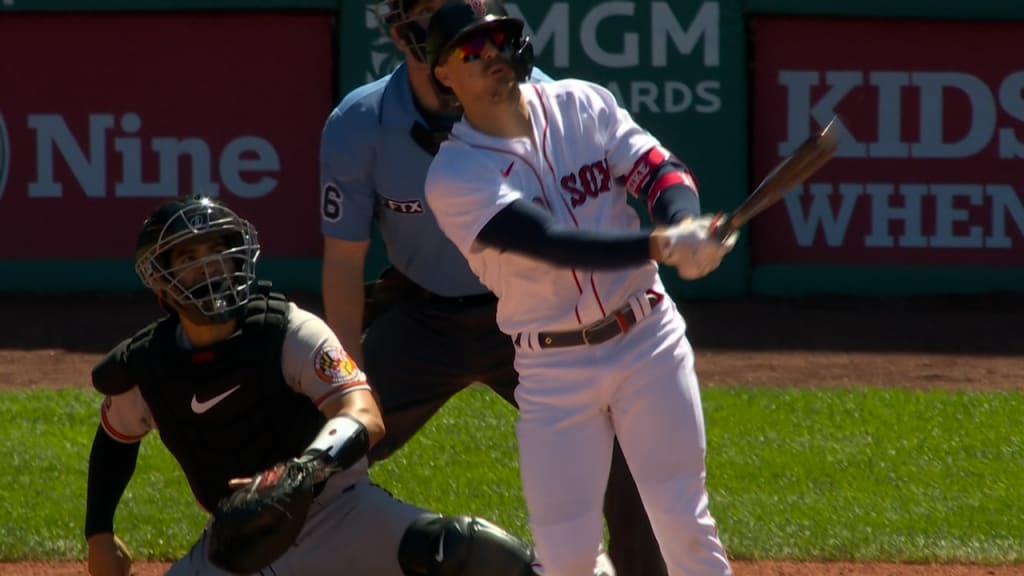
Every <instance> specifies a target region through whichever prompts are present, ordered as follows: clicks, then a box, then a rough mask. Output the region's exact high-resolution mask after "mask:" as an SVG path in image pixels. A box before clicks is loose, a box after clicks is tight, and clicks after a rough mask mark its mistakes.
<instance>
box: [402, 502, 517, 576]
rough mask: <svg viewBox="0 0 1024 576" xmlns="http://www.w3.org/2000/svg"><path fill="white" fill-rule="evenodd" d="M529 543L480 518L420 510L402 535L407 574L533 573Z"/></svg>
mask: <svg viewBox="0 0 1024 576" xmlns="http://www.w3.org/2000/svg"><path fill="white" fill-rule="evenodd" d="M534 562H535V557H534V554H533V549H532V548H531V547H530V545H528V544H526V543H525V542H523V541H522V540H520V539H518V538H516V537H515V536H513V535H511V534H509V533H508V532H506V531H504V530H502V529H501V528H499V527H497V526H495V525H494V524H491V523H490V522H488V521H486V520H482V519H480V518H473V517H471V516H453V517H447V516H438V515H434V514H424V515H423V516H421V517H420V518H419V519H417V520H416V521H415V522H413V523H412V525H410V526H409V528H407V529H406V531H405V534H404V535H403V536H402V542H401V544H400V545H399V548H398V563H399V565H401V567H402V572H404V573H405V574H406V575H407V576H534V575H535V574H536V572H535V571H534Z"/></svg>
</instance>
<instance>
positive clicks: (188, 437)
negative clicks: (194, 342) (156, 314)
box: [125, 294, 325, 509]
mask: <svg viewBox="0 0 1024 576" xmlns="http://www.w3.org/2000/svg"><path fill="white" fill-rule="evenodd" d="M177 324H178V323H177V321H176V320H175V319H173V318H167V319H164V320H162V321H160V322H157V323H156V324H155V325H153V326H152V327H151V329H150V330H148V331H143V333H140V337H137V338H136V339H135V340H134V341H133V342H132V344H131V345H129V347H128V353H127V354H126V355H125V359H126V365H127V367H128V369H129V371H130V372H131V375H132V379H133V380H134V381H135V382H137V384H138V386H139V389H140V391H141V392H142V396H143V398H144V399H145V400H146V403H147V404H148V405H149V409H150V411H151V412H152V414H153V417H154V419H155V421H156V425H157V428H158V429H159V432H160V438H161V439H162V440H163V442H164V444H165V445H166V446H167V448H168V450H170V452H171V453H172V454H173V455H174V457H175V458H176V459H177V460H178V462H179V463H180V464H181V467H182V468H183V470H184V471H185V475H186V476H187V478H188V481H189V484H190V485H191V487H192V491H193V492H194V494H195V496H196V498H197V499H198V500H199V502H200V503H201V504H202V505H203V506H205V507H206V508H207V509H212V508H213V507H214V506H215V505H216V503H217V501H218V500H220V498H222V497H224V496H226V495H227V494H228V493H229V492H230V490H229V488H228V480H229V479H231V478H236V477H245V476H249V475H252V474H255V473H257V472H260V471H262V470H264V469H266V468H268V467H270V466H272V465H274V464H275V463H277V462H280V461H282V460H286V459H288V458H293V457H295V456H297V455H298V454H299V453H300V452H301V451H302V450H303V449H304V448H305V447H306V446H307V445H308V444H309V443H310V442H311V441H312V440H313V438H314V437H315V436H316V434H317V432H318V431H319V430H320V428H321V427H322V426H323V423H324V421H325V419H324V417H323V415H322V414H321V413H320V411H319V410H317V408H316V407H315V406H314V404H313V402H312V400H311V399H310V398H308V397H306V396H304V395H302V394H299V393H297V392H295V391H294V390H293V389H292V388H291V387H289V386H288V384H287V382H286V381H285V379H284V376H283V375H282V373H281V349H282V345H283V343H284V337H285V334H286V332H287V325H288V303H287V301H285V300H284V298H283V297H280V296H278V295H276V294H271V295H270V296H262V297H256V298H254V299H253V301H252V302H250V303H249V304H248V306H247V308H246V314H245V319H244V321H243V323H242V330H241V331H240V332H239V333H237V334H235V335H234V336H232V337H231V338H230V339H228V340H226V341H224V342H221V343H218V344H217V345H215V346H212V347H209V348H203V349H196V350H182V349H181V348H180V347H179V346H177V345H176V342H175V338H176V330H177Z"/></svg>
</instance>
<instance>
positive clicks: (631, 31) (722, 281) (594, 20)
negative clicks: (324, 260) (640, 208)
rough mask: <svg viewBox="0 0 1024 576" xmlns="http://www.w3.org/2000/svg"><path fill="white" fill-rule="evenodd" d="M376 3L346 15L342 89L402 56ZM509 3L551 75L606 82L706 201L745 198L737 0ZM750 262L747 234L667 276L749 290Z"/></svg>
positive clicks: (700, 289)
mask: <svg viewBox="0 0 1024 576" xmlns="http://www.w3.org/2000/svg"><path fill="white" fill-rule="evenodd" d="M376 5H377V3H375V2H367V3H362V4H358V5H357V6H359V7H360V9H359V10H358V11H357V10H356V9H355V8H353V9H352V11H350V12H346V13H345V15H344V18H343V30H344V31H343V46H342V75H341V82H342V87H343V88H344V89H346V90H348V89H351V88H354V87H355V86H357V85H359V84H360V83H363V82H365V81H367V80H368V79H371V78H374V77H377V76H379V75H381V74H385V73H387V72H388V71H389V70H391V69H392V68H393V67H394V66H395V65H396V64H397V62H398V60H397V56H396V54H395V50H394V47H393V46H392V44H391V41H390V39H389V38H388V37H387V35H386V31H385V30H384V28H383V27H382V26H381V25H380V23H379V20H380V19H379V18H378V17H377V15H376V14H375V7H376ZM506 5H507V7H508V9H509V12H510V13H511V14H512V15H513V16H517V17H520V18H523V19H524V20H525V21H526V24H527V26H526V30H527V33H528V34H529V35H530V37H531V39H532V41H533V44H534V49H535V53H536V57H537V64H538V66H540V67H541V68H542V69H543V70H544V71H545V72H547V73H548V74H549V75H551V76H552V77H554V78H556V79H557V78H565V77H577V78H582V79H585V80H590V81H593V82H596V83H599V84H601V85H603V86H605V87H607V88H608V89H610V90H611V91H612V93H613V94H615V96H616V98H617V99H618V100H619V103H620V104H621V105H623V106H624V107H625V108H627V109H628V110H629V111H630V112H631V113H632V114H633V116H634V118H636V120H637V121H638V122H640V124H641V125H643V126H645V127H646V128H648V129H649V130H651V132H653V133H654V134H655V136H657V137H658V138H659V139H661V140H662V142H663V143H664V144H665V145H666V146H667V147H668V148H669V149H671V150H672V151H673V152H675V153H676V155H678V156H679V157H680V158H681V159H682V160H683V161H685V162H686V163H687V164H688V165H689V166H690V168H691V169H692V170H693V172H694V174H695V175H696V177H697V179H698V181H699V183H700V189H701V194H702V196H701V199H702V208H703V209H704V210H705V211H720V210H728V209H729V208H731V207H733V206H735V205H736V204H738V203H739V202H740V201H741V200H742V199H743V197H744V196H745V195H746V191H747V189H748V184H749V183H748V175H747V154H746V150H747V100H746V85H745V78H746V65H745V62H746V48H745V32H744V25H743V15H742V11H741V8H740V4H739V2H738V0H737V1H717V0H685V1H679V0H676V1H672V2H666V1H650V0H639V1H634V2H622V1H596V2H570V1H565V0H563V1H554V2H551V1H547V0H530V1H526V0H520V1H518V2H508V3H507V4H506ZM378 254H379V253H378ZM371 266H373V264H371ZM746 269H747V253H746V248H745V243H744V244H741V245H740V247H739V248H737V250H736V251H735V253H734V254H732V255H730V256H729V258H728V259H727V261H726V262H725V263H724V264H723V265H722V267H721V268H720V269H719V270H718V271H716V272H715V273H714V274H713V275H712V276H710V277H709V278H707V279H705V280H702V281H700V282H696V283H687V284H686V285H685V286H684V285H683V283H682V282H681V281H679V280H678V279H677V278H676V277H675V275H674V273H672V272H671V271H670V270H666V271H665V280H666V283H668V285H669V287H670V289H671V290H673V291H674V292H676V293H678V294H680V295H683V296H696V297H705V296H716V297H719V296H720V297H724V296H738V295H741V294H743V293H745V291H746V272H745V271H746Z"/></svg>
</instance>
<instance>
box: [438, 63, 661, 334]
mask: <svg viewBox="0 0 1024 576" xmlns="http://www.w3.org/2000/svg"><path fill="white" fill-rule="evenodd" d="M521 89H522V91H523V94H524V96H525V98H526V100H527V102H528V104H529V111H530V116H531V118H532V122H533V129H534V141H535V142H536V146H534V144H533V143H531V142H530V141H529V140H527V139H525V138H522V139H515V140H509V139H503V138H495V137H492V136H488V135H486V134H483V133H481V132H478V131H477V130H475V129H473V128H472V127H471V126H470V125H469V124H468V123H467V122H465V121H461V122H459V123H457V124H456V125H455V126H454V128H453V129H452V136H451V138H449V140H448V141H446V142H445V143H444V144H443V145H442V146H441V149H440V151H439V152H438V154H437V156H436V157H435V158H434V161H433V163H432V164H431V166H430V171H429V172H428V174H427V181H426V196H427V202H428V203H429V204H430V207H431V209H432V210H433V211H434V213H435V215H436V216H437V220H438V222H439V224H440V225H441V229H442V230H443V231H444V233H445V234H446V235H448V237H449V238H451V239H452V240H453V241H454V243H455V245H456V246H458V248H459V250H460V251H461V252H462V253H463V255H464V256H465V257H466V259H467V261H468V262H469V264H470V267H471V268H472V269H473V271H474V272H475V273H476V274H477V275H478V276H479V277H480V278H481V280H482V281H483V283H484V284H485V285H486V286H487V287H488V288H490V289H491V291H493V292H494V293H495V294H497V295H498V297H499V301H498V325H499V326H500V327H501V329H502V331H504V332H505V333H507V334H515V333H517V332H526V331H540V330H565V329H572V328H576V327H579V326H580V325H585V324H588V323H590V322H593V321H595V320H598V319H600V318H603V317H604V316H606V315H607V314H608V313H610V312H611V311H612V310H613V309H615V308H616V307H618V306H621V305H622V304H623V303H625V302H626V300H627V298H628V297H629V296H630V295H631V294H636V293H638V292H643V291H644V290H647V289H650V288H654V289H656V290H658V291H659V292H661V293H664V289H663V288H662V286H661V280H660V278H659V276H658V267H657V264H656V263H655V262H654V261H653V260H652V261H650V262H649V263H647V264H645V265H643V266H638V267H633V268H626V269H621V270H610V271H594V270H585V269H580V268H558V267H555V266H552V265H551V264H549V263H547V262H542V261H540V260H537V259H534V258H530V257H527V256H523V255H519V254H506V253H502V252H501V251H499V250H496V249H494V248H491V247H487V246H483V245H481V244H479V243H477V242H476V237H477V235H478V234H479V233H480V231H481V230H482V229H483V227H484V226H485V225H486V224H487V223H488V222H489V221H490V220H491V218H492V217H494V215H495V214H497V213H498V212H499V211H501V210H502V209H503V208H505V207H506V206H508V205H509V204H510V203H512V202H514V201H516V200H518V199H520V198H526V199H528V200H530V201H532V202H534V203H536V204H538V205H540V206H542V207H544V208H546V209H547V210H548V211H549V212H550V213H551V215H552V216H553V217H554V219H555V220H556V221H557V222H558V223H559V224H560V225H564V226H567V227H571V228H572V227H575V228H579V229H586V230H637V229H639V227H640V220H639V217H638V216H637V214H636V211H635V210H634V209H633V208H632V207H631V206H629V205H628V204H627V203H626V191H625V188H624V186H623V185H622V183H621V179H622V178H623V177H625V176H626V174H627V173H628V172H629V171H630V169H631V168H632V167H633V164H634V163H635V162H636V160H637V158H639V157H640V155H641V154H643V153H644V152H646V151H647V150H649V149H651V148H653V147H655V146H658V145H659V142H658V140H657V139H656V138H654V136H652V135H651V134H650V133H648V132H647V131H646V130H644V129H643V128H641V127H640V126H638V125H637V124H636V123H635V122H634V121H633V119H632V118H631V117H630V115H629V113H628V112H626V111H625V110H623V109H621V108H620V107H619V106H618V105H617V103H616V102H615V99H614V97H613V96H612V94H611V93H610V92H609V91H608V90H606V89H604V88H602V87H601V86H598V85H596V84H592V83H590V82H585V81H581V80H561V81H557V82H553V83H546V84H523V85H522V86H521Z"/></svg>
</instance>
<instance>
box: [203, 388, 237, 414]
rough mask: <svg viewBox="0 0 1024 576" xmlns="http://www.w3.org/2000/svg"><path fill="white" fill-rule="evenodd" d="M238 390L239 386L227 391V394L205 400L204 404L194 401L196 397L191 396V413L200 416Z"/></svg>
mask: <svg viewBox="0 0 1024 576" xmlns="http://www.w3.org/2000/svg"><path fill="white" fill-rule="evenodd" d="M239 388H241V385H238V386H235V387H234V388H232V389H230V390H228V391H227V392H223V393H221V394H218V395H216V396H214V397H213V398H210V399H209V400H207V401H205V402H200V401H199V400H197V399H196V395H195V394H193V395H192V411H193V412H195V413H196V414H202V413H204V412H206V411H207V410H209V409H210V408H213V407H214V406H216V405H217V404H219V403H220V401H221V400H223V399H225V398H227V397H228V396H231V394H232V393H233V392H234V391H235V390H238V389H239Z"/></svg>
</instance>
